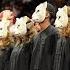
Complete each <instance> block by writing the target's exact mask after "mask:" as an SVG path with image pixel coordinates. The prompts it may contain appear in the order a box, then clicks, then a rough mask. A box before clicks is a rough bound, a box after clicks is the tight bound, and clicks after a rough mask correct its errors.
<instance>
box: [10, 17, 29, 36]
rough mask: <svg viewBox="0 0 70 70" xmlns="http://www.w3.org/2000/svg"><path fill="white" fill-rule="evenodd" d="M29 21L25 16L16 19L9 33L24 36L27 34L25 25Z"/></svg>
mask: <svg viewBox="0 0 70 70" xmlns="http://www.w3.org/2000/svg"><path fill="white" fill-rule="evenodd" d="M28 21H29V18H28V17H27V16H24V17H21V18H17V19H16V23H15V24H14V25H13V26H11V27H10V33H11V34H13V35H16V36H21V35H25V34H26V32H27V28H26V23H27V22H28Z"/></svg>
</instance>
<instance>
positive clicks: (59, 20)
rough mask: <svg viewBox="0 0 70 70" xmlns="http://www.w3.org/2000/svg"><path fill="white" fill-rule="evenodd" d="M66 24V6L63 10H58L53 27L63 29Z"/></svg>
mask: <svg viewBox="0 0 70 70" xmlns="http://www.w3.org/2000/svg"><path fill="white" fill-rule="evenodd" d="M67 24H68V13H67V6H64V7H63V8H58V12H57V13H56V20H55V23H54V25H55V27H58V28H63V27H65V26H66V25H67Z"/></svg>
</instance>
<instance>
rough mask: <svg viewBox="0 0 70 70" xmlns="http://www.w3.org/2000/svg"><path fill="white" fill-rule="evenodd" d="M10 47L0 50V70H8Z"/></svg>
mask: <svg viewBox="0 0 70 70" xmlns="http://www.w3.org/2000/svg"><path fill="white" fill-rule="evenodd" d="M12 49H13V48H12V47H11V46H10V45H8V47H7V48H4V49H0V70H9V61H10V55H11V52H12Z"/></svg>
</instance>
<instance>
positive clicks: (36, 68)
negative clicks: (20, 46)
mask: <svg viewBox="0 0 70 70" xmlns="http://www.w3.org/2000/svg"><path fill="white" fill-rule="evenodd" d="M57 39H58V32H57V29H56V28H54V27H53V26H52V25H50V26H49V27H48V28H47V29H45V30H44V31H42V32H41V33H40V34H39V35H38V37H37V38H35V39H34V44H33V50H32V56H31V64H30V70H52V68H53V62H54V54H55V46H56V42H57Z"/></svg>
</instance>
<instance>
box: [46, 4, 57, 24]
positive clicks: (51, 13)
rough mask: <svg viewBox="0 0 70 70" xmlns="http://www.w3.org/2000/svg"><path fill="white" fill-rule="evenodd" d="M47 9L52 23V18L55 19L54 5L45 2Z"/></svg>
mask: <svg viewBox="0 0 70 70" xmlns="http://www.w3.org/2000/svg"><path fill="white" fill-rule="evenodd" d="M47 10H48V11H49V13H50V20H51V24H53V23H54V20H55V17H56V10H55V7H54V6H53V5H52V4H50V3H47Z"/></svg>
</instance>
